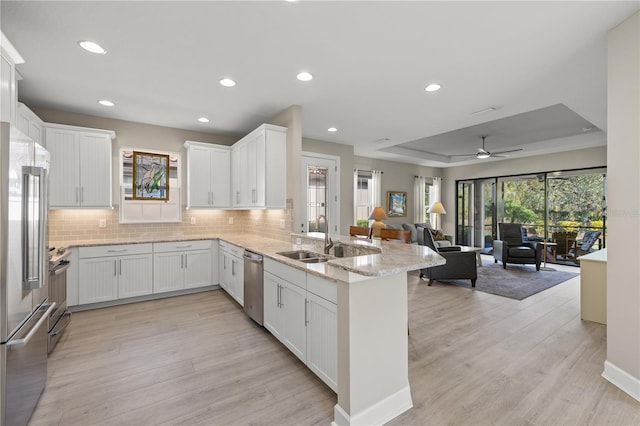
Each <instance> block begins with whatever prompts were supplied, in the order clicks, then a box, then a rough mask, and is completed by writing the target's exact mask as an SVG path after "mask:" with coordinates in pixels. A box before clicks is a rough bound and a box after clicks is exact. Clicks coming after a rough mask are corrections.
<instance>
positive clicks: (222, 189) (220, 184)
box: [211, 149, 231, 208]
mask: <svg viewBox="0 0 640 426" xmlns="http://www.w3.org/2000/svg"><path fill="white" fill-rule="evenodd" d="M230 205H231V151H229V150H222V149H214V150H213V151H212V152H211V206H212V207H220V208H223V207H229V206H230Z"/></svg>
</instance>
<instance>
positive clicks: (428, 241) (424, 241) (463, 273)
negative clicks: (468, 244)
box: [417, 226, 478, 287]
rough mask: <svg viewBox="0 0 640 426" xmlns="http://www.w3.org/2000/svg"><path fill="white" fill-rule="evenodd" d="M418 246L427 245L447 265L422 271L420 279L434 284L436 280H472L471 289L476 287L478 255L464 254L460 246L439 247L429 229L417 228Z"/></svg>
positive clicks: (468, 252) (467, 252)
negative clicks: (444, 260) (443, 259)
mask: <svg viewBox="0 0 640 426" xmlns="http://www.w3.org/2000/svg"><path fill="white" fill-rule="evenodd" d="M417 231H418V244H420V245H425V246H427V247H429V248H431V250H433V251H435V252H436V253H438V254H439V255H440V256H442V257H444V258H445V259H446V261H447V263H446V264H444V265H441V266H434V267H431V268H424V269H421V270H420V278H422V277H424V278H427V279H428V280H429V284H428V285H431V284H433V281H434V280H458V279H459V280H464V279H468V280H471V287H475V286H476V280H477V279H478V269H477V268H478V267H477V265H476V254H475V253H474V252H472V251H466V252H462V251H460V247H459V246H449V247H438V246H437V245H436V243H435V242H434V241H433V236H432V235H431V230H430V229H429V228H423V227H421V226H418V227H417Z"/></svg>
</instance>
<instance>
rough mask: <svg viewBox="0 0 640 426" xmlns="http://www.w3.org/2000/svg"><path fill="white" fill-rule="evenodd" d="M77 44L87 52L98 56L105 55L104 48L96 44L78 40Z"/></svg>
mask: <svg viewBox="0 0 640 426" xmlns="http://www.w3.org/2000/svg"><path fill="white" fill-rule="evenodd" d="M78 44H79V45H80V47H82V48H83V49H84V50H86V51H87V52H91V53H95V54H98V55H104V54H106V53H107V51H106V50H105V49H104V47H102V46H100V45H99V44H98V43H96V42H93V41H88V40H80V41H79V42H78Z"/></svg>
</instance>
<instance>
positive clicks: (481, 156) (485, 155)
mask: <svg viewBox="0 0 640 426" xmlns="http://www.w3.org/2000/svg"><path fill="white" fill-rule="evenodd" d="M489 157H491V154H489V153H488V152H478V154H476V158H479V159H480V160H484V159H485V158H489Z"/></svg>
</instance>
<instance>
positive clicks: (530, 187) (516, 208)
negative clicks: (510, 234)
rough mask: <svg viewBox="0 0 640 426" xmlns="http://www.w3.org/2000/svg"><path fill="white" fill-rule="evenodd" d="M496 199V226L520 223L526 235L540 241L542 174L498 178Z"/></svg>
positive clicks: (543, 196) (541, 227)
mask: <svg viewBox="0 0 640 426" xmlns="http://www.w3.org/2000/svg"><path fill="white" fill-rule="evenodd" d="M497 198H498V207H497V223H500V222H509V223H521V224H522V225H523V226H524V229H525V231H526V232H527V236H531V237H541V238H544V232H545V210H546V209H545V179H544V173H542V174H539V175H523V176H510V177H504V178H498V179H497ZM498 237H499V236H498Z"/></svg>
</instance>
